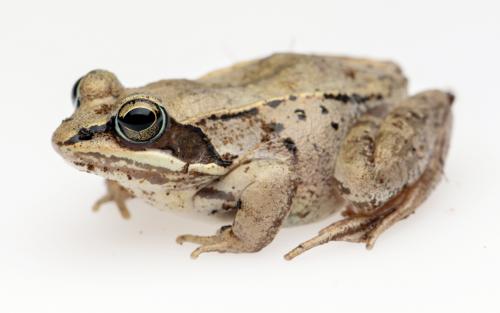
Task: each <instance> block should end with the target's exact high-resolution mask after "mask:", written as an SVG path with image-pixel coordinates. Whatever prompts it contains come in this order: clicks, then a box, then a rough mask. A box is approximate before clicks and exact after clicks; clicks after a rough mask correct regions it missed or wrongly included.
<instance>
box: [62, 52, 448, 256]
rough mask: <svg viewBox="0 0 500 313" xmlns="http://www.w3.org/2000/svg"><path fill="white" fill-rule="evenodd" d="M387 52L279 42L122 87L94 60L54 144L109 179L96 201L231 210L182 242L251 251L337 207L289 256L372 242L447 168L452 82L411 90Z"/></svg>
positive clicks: (409, 211) (415, 204)
mask: <svg viewBox="0 0 500 313" xmlns="http://www.w3.org/2000/svg"><path fill="white" fill-rule="evenodd" d="M406 85H407V80H406V78H405V77H404V76H403V74H402V72H401V70H400V68H399V67H398V66H397V65H396V64H394V63H391V62H385V61H374V60H367V59H358V58H349V57H335V56H319V55H300V54H275V55H272V56H270V57H267V58H264V59H260V60H255V61H249V62H243V63H239V64H236V65H234V66H231V67H229V68H224V69H221V70H217V71H214V72H211V73H209V74H207V75H205V76H203V77H201V78H199V79H196V80H187V79H169V80H161V81H158V82H155V83H151V84H148V85H146V86H144V87H139V88H125V87H123V86H122V85H121V83H120V82H119V81H118V79H117V78H116V77H115V75H113V74H112V73H110V72H107V71H103V70H95V71H92V72H90V73H88V74H86V75H85V76H83V77H82V78H81V79H80V80H79V81H78V82H77V83H76V84H75V86H74V89H73V102H74V104H75V111H74V113H73V115H72V116H71V117H69V118H67V119H65V120H64V121H63V122H62V124H61V125H60V126H59V128H58V129H57V130H56V132H55V133H54V135H53V138H52V140H53V144H54V146H55V148H56V150H57V151H58V153H60V154H61V155H62V156H63V157H64V158H65V159H66V160H68V161H69V162H70V163H71V164H73V165H74V166H76V167H77V168H78V169H80V170H83V171H86V172H89V173H95V174H97V175H100V176H103V177H105V178H106V183H107V191H108V192H107V194H106V195H105V196H104V197H103V198H101V199H100V200H98V201H97V203H96V205H95V206H94V209H95V210H97V209H98V208H99V206H100V205H102V204H103V203H105V202H108V201H113V202H115V203H116V205H117V207H118V208H119V210H120V212H121V214H122V215H123V216H124V217H128V216H129V213H128V211H127V208H126V206H125V201H126V200H127V199H129V198H133V197H136V198H141V199H144V200H145V201H147V202H148V203H150V204H152V205H153V206H155V207H158V208H160V209H175V210H180V211H197V212H200V213H204V214H211V215H230V216H232V217H233V222H232V224H231V225H229V226H224V227H222V228H220V229H219V230H218V231H217V232H216V233H215V234H214V235H212V236H198V235H182V236H179V237H178V238H177V242H178V243H181V244H182V243H184V242H192V243H195V244H197V245H199V247H198V248H197V249H196V250H194V252H193V253H192V257H197V256H198V255H199V254H201V253H204V252H210V251H218V252H233V253H238V252H255V251H259V250H261V249H262V248H264V247H265V246H266V245H268V244H269V243H270V242H271V241H272V240H273V238H274V237H275V236H276V234H277V233H278V231H279V230H280V228H281V227H283V226H288V225H297V224H303V223H310V222H313V221H318V220H319V219H322V218H324V217H326V216H329V215H331V214H332V213H335V212H338V211H339V210H341V211H342V212H343V217H342V219H340V220H339V221H336V222H334V223H333V224H331V225H330V226H328V227H326V228H324V229H322V230H320V231H319V234H318V235H317V236H315V237H313V238H312V239H310V240H308V241H305V242H304V243H302V244H300V245H298V246H297V247H296V248H295V249H293V250H292V251H290V252H289V253H288V254H286V255H285V258H286V259H292V258H294V257H295V256H297V255H299V254H301V253H302V252H304V251H306V250H308V249H311V248H313V247H315V246H318V245H321V244H324V243H327V242H329V241H339V240H344V241H354V242H362V243H365V244H366V246H367V247H368V248H371V247H372V246H373V244H374V243H375V240H376V239H377V238H378V237H379V235H380V234H381V233H382V232H384V231H385V230H386V229H388V228H389V227H390V226H392V225H393V224H394V223H396V222H398V221H400V220H402V219H404V218H406V217H408V216H409V215H410V214H412V213H413V212H414V211H415V209H416V208H417V207H418V206H419V205H420V204H421V203H422V202H423V201H424V200H425V199H426V198H427V196H428V195H429V193H430V192H431V190H432V189H433V187H434V186H435V185H436V184H437V183H438V181H439V179H440V177H441V176H442V172H443V165H444V160H445V157H446V153H447V149H448V142H449V138H450V130H451V124H452V115H451V104H452V102H453V95H452V94H450V93H447V92H442V91H438V90H429V91H424V92H421V93H418V94H416V95H413V96H410V97H408V96H407V88H406Z"/></svg>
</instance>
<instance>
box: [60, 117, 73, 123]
mask: <svg viewBox="0 0 500 313" xmlns="http://www.w3.org/2000/svg"><path fill="white" fill-rule="evenodd" d="M72 120H73V118H72V117H67V118H65V119H64V120H62V123H66V122H69V121H72Z"/></svg>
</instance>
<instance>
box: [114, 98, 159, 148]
mask: <svg viewBox="0 0 500 313" xmlns="http://www.w3.org/2000/svg"><path fill="white" fill-rule="evenodd" d="M167 122H168V116H167V114H166V112H165V110H164V109H163V108H162V107H161V106H160V105H158V104H157V103H156V102H155V101H154V100H152V99H151V98H146V97H141V96H140V95H138V96H135V97H129V98H127V99H125V101H124V103H123V104H122V106H121V108H120V110H119V111H118V114H117V115H116V117H115V130H116V132H117V134H118V135H119V136H120V137H121V138H122V139H124V140H126V141H128V142H131V143H151V142H154V141H155V140H156V139H158V138H159V137H160V136H161V134H162V133H163V131H164V130H165V127H166V124H167Z"/></svg>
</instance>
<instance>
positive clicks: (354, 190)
mask: <svg viewBox="0 0 500 313" xmlns="http://www.w3.org/2000/svg"><path fill="white" fill-rule="evenodd" d="M452 102H453V97H452V96H451V95H449V94H446V93H443V92H439V91H427V92H423V93H420V94H417V95H415V96H413V97H411V98H408V99H405V100H403V101H402V102H401V103H400V104H399V105H397V106H396V107H395V108H394V109H393V111H391V112H390V113H389V115H388V116H387V117H386V118H385V119H384V120H380V119H378V118H374V117H369V116H368V117H364V118H362V119H361V120H360V121H359V123H358V124H357V125H355V126H354V127H353V128H352V129H351V131H350V132H349V134H348V136H347V138H346V141H345V142H344V144H343V146H342V147H341V151H340V153H339V158H338V161H337V165H336V169H335V177H336V179H337V180H338V181H339V184H340V185H341V188H340V189H341V192H342V193H343V196H344V197H345V198H346V199H347V200H349V201H350V202H351V203H352V204H353V205H354V207H355V212H354V214H351V216H350V217H348V218H346V219H344V220H341V221H338V222H336V223H334V224H332V225H330V226H329V227H327V228H325V229H323V230H321V231H320V234H319V235H318V236H317V237H315V238H313V239H311V240H309V241H307V242H305V243H303V244H301V245H300V246H298V247H297V248H296V249H294V250H292V251H291V252H290V253H288V254H287V255H286V256H285V257H286V258H287V259H291V258H293V257H295V256H297V255H299V254H300V253H302V252H304V251H306V250H308V249H310V248H312V247H315V246H317V245H320V244H323V243H326V242H328V241H331V240H347V241H355V242H365V243H366V244H367V247H369V248H370V247H372V246H373V244H374V242H375V240H376V238H377V237H378V236H379V235H380V234H381V233H382V232H383V231H384V230H386V229H387V228H388V227H390V226H391V225H393V224H394V223H396V222H397V221H399V220H401V219H403V218H405V217H407V216H408V215H410V214H411V213H413V212H414V210H415V209H416V207H417V206H418V205H420V203H422V202H423V201H424V200H425V199H426V197H427V196H428V195H429V193H430V192H431V190H432V188H433V187H434V186H435V184H436V183H437V182H438V181H439V179H440V177H441V173H442V168H443V164H444V158H445V156H446V153H447V149H448V143H449V136H450V130H451V111H450V105H451V103H452Z"/></svg>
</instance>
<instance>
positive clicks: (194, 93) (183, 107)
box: [140, 53, 406, 123]
mask: <svg viewBox="0 0 500 313" xmlns="http://www.w3.org/2000/svg"><path fill="white" fill-rule="evenodd" d="M405 88H406V79H405V78H404V76H403V74H402V73H401V71H400V69H399V67H398V66H397V65H395V64H394V63H391V62H382V61H373V60H365V59H356V58H347V57H335V56H320V55H302V54H293V53H282V54H273V55H271V56H269V57H267V58H263V59H258V60H253V61H248V62H243V63H239V64H236V65H233V66H231V67H228V68H224V69H221V70H217V71H214V72H211V73H208V74H207V75H205V76H203V77H201V78H200V79H198V80H194V81H192V80H163V81H159V82H156V83H153V84H150V85H147V86H146V87H144V88H140V89H147V90H148V91H150V92H152V93H154V94H155V95H156V96H158V97H160V98H162V100H164V102H165V103H167V105H168V111H169V114H170V115H172V116H173V117H174V118H175V119H176V120H177V121H179V122H181V123H188V122H190V121H191V119H192V118H193V117H194V116H195V117H197V118H199V117H202V116H204V115H206V116H208V115H210V114H213V113H214V112H218V111H227V110H235V111H237V110H239V109H245V108H248V107H251V106H252V105H257V104H258V103H262V102H265V101H269V100H272V99H280V98H285V97H288V96H289V95H297V94H307V93H314V92H325V93H351V94H375V93H377V94H379V93H380V92H382V93H384V94H383V95H382V96H384V97H392V96H400V94H401V93H404V90H405Z"/></svg>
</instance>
